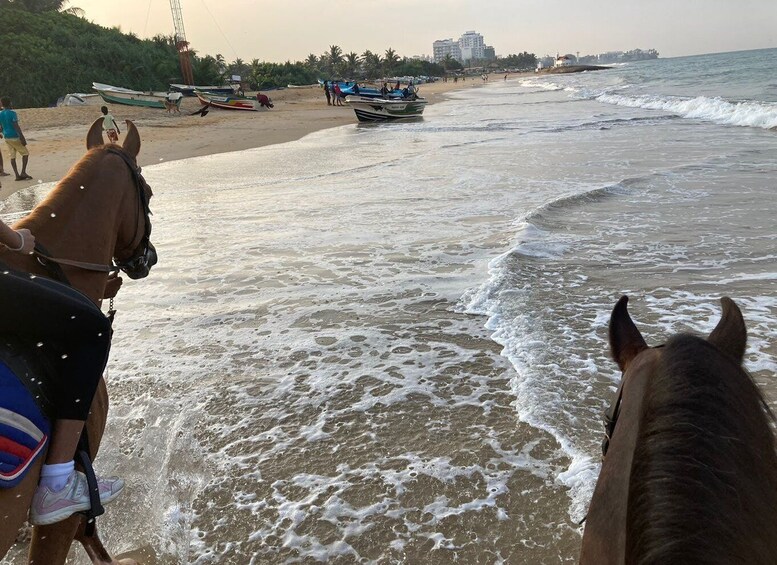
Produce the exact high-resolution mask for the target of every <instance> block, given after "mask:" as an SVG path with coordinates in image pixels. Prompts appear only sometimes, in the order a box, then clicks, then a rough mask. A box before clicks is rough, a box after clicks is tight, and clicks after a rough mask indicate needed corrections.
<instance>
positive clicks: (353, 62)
mask: <svg viewBox="0 0 777 565" xmlns="http://www.w3.org/2000/svg"><path fill="white" fill-rule="evenodd" d="M343 63H344V64H343V76H345V77H349V78H354V77H356V73H357V71H358V69H359V55H358V54H357V53H354V52H353V51H351V52H350V53H347V54H346V55H345V57H344V59H343Z"/></svg>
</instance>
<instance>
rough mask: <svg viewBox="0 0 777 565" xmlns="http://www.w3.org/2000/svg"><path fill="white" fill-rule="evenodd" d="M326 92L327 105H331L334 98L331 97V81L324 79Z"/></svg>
mask: <svg viewBox="0 0 777 565" xmlns="http://www.w3.org/2000/svg"><path fill="white" fill-rule="evenodd" d="M324 94H326V105H327V106H331V105H332V100H331V97H330V96H331V95H330V94H329V82H327V81H324Z"/></svg>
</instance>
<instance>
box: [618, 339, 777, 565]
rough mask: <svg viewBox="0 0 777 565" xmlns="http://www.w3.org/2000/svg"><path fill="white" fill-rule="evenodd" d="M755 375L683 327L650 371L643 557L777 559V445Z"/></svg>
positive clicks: (640, 524)
mask: <svg viewBox="0 0 777 565" xmlns="http://www.w3.org/2000/svg"><path fill="white" fill-rule="evenodd" d="M771 424H772V416H771V412H770V411H769V410H768V408H767V407H766V403H765V401H764V398H763V396H762V394H761V392H760V390H759V389H758V387H757V386H756V384H755V382H754V381H753V379H752V377H751V376H750V375H749V374H748V373H747V371H745V370H744V369H743V368H742V367H741V366H740V365H738V364H737V363H736V362H734V360H733V359H732V358H731V357H730V356H729V355H726V354H724V353H722V352H720V351H719V350H717V349H716V348H715V346H713V345H711V344H710V343H708V342H706V341H705V340H703V339H701V338H698V337H695V336H691V335H678V336H675V337H673V338H672V339H670V340H669V341H668V342H667V344H666V346H665V347H664V348H663V351H662V359H661V362H660V364H659V366H658V369H657V370H656V371H655V373H654V374H652V375H650V378H649V385H648V389H647V393H646V396H645V401H644V407H643V411H642V414H641V419H640V429H639V435H638V439H637V443H636V447H635V450H634V458H633V465H632V469H631V475H630V486H629V504H628V518H627V522H628V523H627V549H626V553H627V556H631V558H632V560H631V561H629V560H628V559H627V562H634V563H648V562H650V563H676V562H689V563H690V562H705V563H728V562H730V558H731V556H732V555H736V556H737V557H738V558H739V559H741V560H742V562H746V563H775V562H777V541H775V540H777V455H776V454H775V438H774V434H773V431H772V427H771Z"/></svg>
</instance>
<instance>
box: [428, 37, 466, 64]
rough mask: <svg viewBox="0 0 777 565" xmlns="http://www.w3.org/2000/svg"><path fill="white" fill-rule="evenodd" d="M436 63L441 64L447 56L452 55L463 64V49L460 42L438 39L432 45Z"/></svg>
mask: <svg viewBox="0 0 777 565" xmlns="http://www.w3.org/2000/svg"><path fill="white" fill-rule="evenodd" d="M432 50H433V54H434V55H433V56H434V62H435V63H440V62H441V61H442V60H443V59H445V56H446V55H450V56H451V57H453V58H454V59H456V60H457V61H458V62H459V63H461V49H460V48H459V42H458V41H453V39H438V40H437V41H435V42H434V43H433V44H432Z"/></svg>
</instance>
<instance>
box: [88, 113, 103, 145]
mask: <svg viewBox="0 0 777 565" xmlns="http://www.w3.org/2000/svg"><path fill="white" fill-rule="evenodd" d="M100 145H105V140H103V119H102V118H97V119H96V120H95V121H94V123H92V125H91V126H90V127H89V132H88V133H87V134H86V149H87V150H89V149H94V148H95V147H99V146H100Z"/></svg>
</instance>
